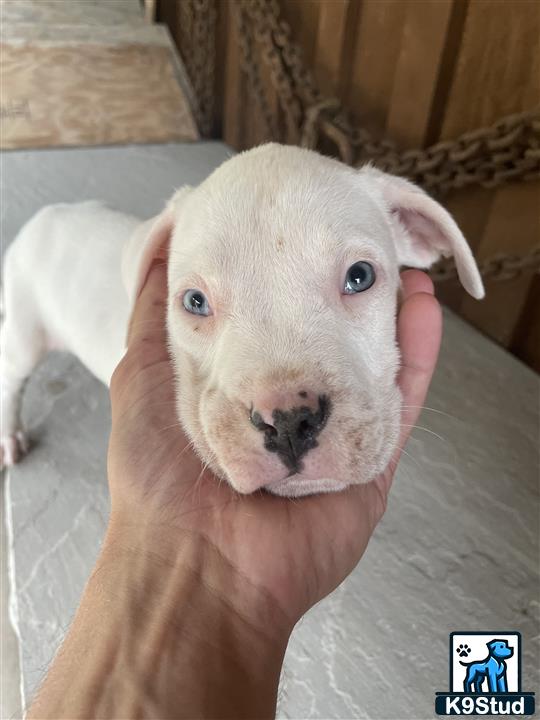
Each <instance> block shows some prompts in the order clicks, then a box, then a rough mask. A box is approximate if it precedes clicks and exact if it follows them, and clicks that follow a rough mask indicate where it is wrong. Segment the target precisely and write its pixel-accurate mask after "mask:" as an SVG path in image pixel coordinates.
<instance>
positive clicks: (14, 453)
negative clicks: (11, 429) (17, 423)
mask: <svg viewBox="0 0 540 720" xmlns="http://www.w3.org/2000/svg"><path fill="white" fill-rule="evenodd" d="M27 452H28V440H27V438H26V435H25V434H24V433H23V432H22V431H21V430H18V431H17V432H16V433H14V434H13V435H6V436H4V437H3V438H0V469H3V468H5V467H10V466H11V465H15V463H17V462H19V460H20V459H21V458H22V456H23V455H25V454H26V453H27Z"/></svg>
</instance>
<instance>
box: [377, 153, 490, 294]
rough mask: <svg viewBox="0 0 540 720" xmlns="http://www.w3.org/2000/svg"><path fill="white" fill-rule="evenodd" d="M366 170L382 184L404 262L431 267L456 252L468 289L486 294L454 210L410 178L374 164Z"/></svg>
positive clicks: (459, 269)
mask: <svg viewBox="0 0 540 720" xmlns="http://www.w3.org/2000/svg"><path fill="white" fill-rule="evenodd" d="M364 172H366V173H367V174H368V175H370V176H371V177H373V178H374V179H375V180H376V181H377V183H378V184H379V185H380V187H381V188H382V192H383V196H384V199H385V201H386V203H387V206H388V209H389V211H390V215H391V222H392V226H393V229H394V238H395V244H396V251H397V255H398V260H399V263H400V265H409V266H410V267H418V268H428V267H430V266H431V265H432V264H433V263H434V262H436V261H437V260H439V259H440V258H441V257H449V256H450V255H453V256H454V261H455V263H456V268H457V271H458V276H459V279H460V281H461V284H462V285H463V287H464V288H465V290H467V292H468V293H469V294H470V295H472V296H473V297H474V298H477V299H478V300H480V299H481V298H483V297H484V286H483V283H482V278H481V277H480V273H479V271H478V267H477V265H476V262H475V260H474V257H473V254H472V252H471V249H470V247H469V245H468V244H467V241H466V240H465V238H464V237H463V234H462V232H461V230H460V229H459V227H458V226H457V224H456V223H455V221H454V220H453V218H452V216H451V215H450V213H448V212H447V211H446V210H445V209H444V208H443V207H442V205H440V204H439V203H438V202H436V201H435V200H433V199H432V198H431V197H429V195H427V194H426V193H425V192H424V191H423V190H421V189H420V188H419V187H418V186H416V185H414V184H413V183H411V182H409V181H408V180H404V179H403V178H399V177H396V176H394V175H389V174H388V173H384V172H381V171H380V170H376V169H375V168H372V167H369V168H365V170H364Z"/></svg>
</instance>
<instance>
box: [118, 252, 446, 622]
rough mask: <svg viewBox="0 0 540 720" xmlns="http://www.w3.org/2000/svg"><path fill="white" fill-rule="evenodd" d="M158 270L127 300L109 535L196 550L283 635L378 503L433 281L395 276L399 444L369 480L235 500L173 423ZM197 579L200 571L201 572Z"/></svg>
mask: <svg viewBox="0 0 540 720" xmlns="http://www.w3.org/2000/svg"><path fill="white" fill-rule="evenodd" d="M165 308H166V272H165V268H164V266H163V265H159V264H156V263H154V265H153V266H152V269H151V271H150V273H149V276H148V278H147V281H146V284H145V286H144V288H143V290H142V292H141V295H140V297H139V298H138V300H137V303H136V306H135V309H134V313H133V316H132V322H131V326H130V333H129V342H128V349H127V352H126V355H125V357H124V358H123V360H122V361H121V363H120V365H119V366H118V368H117V370H116V372H115V374H114V377H113V380H112V383H111V402H112V417H113V426H112V433H111V441H110V448H109V481H110V488H111V498H112V513H111V528H112V529H116V530H118V529H119V528H122V531H123V532H124V533H127V535H128V537H129V542H130V543H133V542H137V543H138V544H139V546H140V547H141V548H145V549H146V550H147V551H148V552H153V553H157V554H158V555H159V556H161V555H163V554H171V553H172V554H173V555H174V554H175V553H176V552H178V551H179V550H180V548H181V547H182V546H183V544H184V543H185V542H186V539H189V541H190V542H193V541H194V542H196V543H198V544H202V545H203V546H204V547H205V549H206V551H209V552H211V553H212V556H213V557H214V558H215V560H216V563H214V562H212V563H211V564H212V567H213V568H214V571H215V569H216V564H217V566H220V572H219V575H220V578H221V580H220V581H219V582H218V581H217V580H216V578H215V577H213V578H212V579H211V580H209V582H210V583H212V584H214V585H217V586H218V587H217V592H221V591H223V593H225V594H227V593H228V590H227V589H226V588H222V589H220V587H219V586H220V583H221V582H222V580H223V579H224V578H225V580H226V583H228V582H229V581H233V582H231V587H232V585H234V588H235V589H234V594H233V595H234V596H233V597H229V600H228V601H229V602H232V603H233V604H235V605H238V608H237V609H241V612H242V613H243V614H247V615H248V616H249V618H250V621H251V622H253V623H254V624H255V625H257V624H258V623H259V622H261V623H263V622H266V619H265V620H263V619H262V617H263V616H262V615H259V611H260V604H259V601H258V600H257V598H263V597H264V603H262V604H263V605H265V611H264V613H263V615H264V618H267V612H268V604H270V606H272V616H273V622H277V623H278V624H279V623H280V622H281V623H283V627H284V628H286V629H288V630H290V628H292V626H293V625H294V624H295V622H296V621H297V620H298V619H299V618H300V617H301V616H302V615H303V614H304V613H305V612H306V610H308V609H309V607H311V606H312V605H313V604H315V603H316V602H317V601H319V600H320V599H321V598H323V597H324V596H326V595H327V594H328V593H330V592H331V591H332V590H333V589H334V588H335V587H336V586H337V585H339V583H341V582H342V580H343V579H344V578H345V577H346V576H347V575H348V574H349V573H350V572H351V570H352V569H353V568H354V567H355V566H356V564H357V563H358V561H359V559H360V558H361V556H362V554H363V553H364V551H365V549H366V547H367V544H368V541H369V539H370V537H371V534H372V533H373V531H374V529H375V527H376V525H377V523H378V521H379V520H380V518H381V517H382V515H383V513H384V510H385V508H386V503H387V498H388V492H389V490H390V486H391V483H392V478H393V474H394V470H395V468H396V465H397V462H398V460H399V456H400V452H401V448H402V447H403V445H404V444H405V442H406V440H407V437H408V435H409V431H410V427H411V426H412V425H414V424H415V422H416V419H417V417H418V415H419V412H420V408H421V406H422V405H423V402H424V398H425V395H426V392H427V389H428V385H429V382H430V379H431V375H432V373H433V369H434V367H435V362H436V358H437V353H438V349H439V344H440V336H441V314H440V308H439V305H438V303H437V301H436V299H435V297H434V295H433V285H432V283H431V280H430V279H429V278H428V276H427V275H425V274H424V273H422V272H420V271H417V270H409V271H406V272H404V273H403V274H402V301H401V307H400V310H399V316H398V323H397V334H398V342H399V344H400V347H401V353H402V367H401V372H400V375H399V385H400V387H401V391H402V394H403V406H404V410H403V417H402V433H401V438H400V443H399V447H400V449H399V450H398V451H397V452H396V454H395V456H394V458H393V459H392V461H391V463H390V464H389V466H388V468H387V470H386V471H385V472H384V473H383V474H382V475H381V476H380V477H378V478H377V479H376V480H375V481H373V482H371V483H368V484H366V485H356V486H352V487H350V488H348V489H347V490H345V491H342V492H339V493H333V494H326V495H318V496H311V497H306V498H302V499H301V500H292V499H288V498H280V497H275V496H272V495H270V494H267V493H256V494H254V495H251V496H241V495H238V494H237V493H236V492H235V491H234V490H232V489H231V488H230V487H229V486H228V485H227V484H226V483H223V482H220V481H218V480H217V479H216V478H215V476H214V475H213V474H212V473H211V472H210V471H209V470H207V469H205V468H204V466H203V465H202V463H201V461H200V460H199V458H198V457H197V455H196V454H195V452H194V451H193V449H192V447H191V445H190V443H189V441H188V439H187V437H186V435H185V434H184V432H183V430H182V428H181V426H180V425H179V422H178V418H177V414H176V407H175V382H176V379H175V376H174V374H173V370H172V367H171V363H170V362H169V356H168V353H167V344H166V330H165ZM203 572H206V570H203Z"/></svg>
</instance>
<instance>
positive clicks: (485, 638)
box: [435, 630, 535, 717]
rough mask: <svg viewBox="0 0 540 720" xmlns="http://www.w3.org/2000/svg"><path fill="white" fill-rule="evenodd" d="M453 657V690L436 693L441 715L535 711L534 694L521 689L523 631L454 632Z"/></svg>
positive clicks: (530, 712) (436, 703)
mask: <svg viewBox="0 0 540 720" xmlns="http://www.w3.org/2000/svg"><path fill="white" fill-rule="evenodd" d="M478 658H483V659H482V660H479V659H478ZM449 659H450V663H449V671H450V689H449V690H448V692H437V693H435V712H436V713H437V715H490V716H497V715H505V716H506V717H508V716H512V717H515V716H519V715H533V714H534V706H535V702H534V700H535V697H534V693H533V692H524V691H523V690H522V689H521V634H520V633H519V632H516V631H515V630H498V631H497V630H496V631H494V632H489V631H471V630H465V631H457V632H453V633H450V653H449Z"/></svg>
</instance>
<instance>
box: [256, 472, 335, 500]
mask: <svg viewBox="0 0 540 720" xmlns="http://www.w3.org/2000/svg"><path fill="white" fill-rule="evenodd" d="M347 487H349V483H345V482H340V481H339V480H336V479H335V478H319V479H317V480H312V479H309V478H305V477H302V475H301V474H296V475H291V476H290V477H288V478H285V479H284V480H281V481H279V482H274V483H269V484H268V485H265V486H264V489H265V490H266V491H267V492H269V493H271V494H272V495H280V496H281V497H291V498H292V497H302V496H304V495H316V494H318V493H331V492H339V491H340V490H345V488H347Z"/></svg>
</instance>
